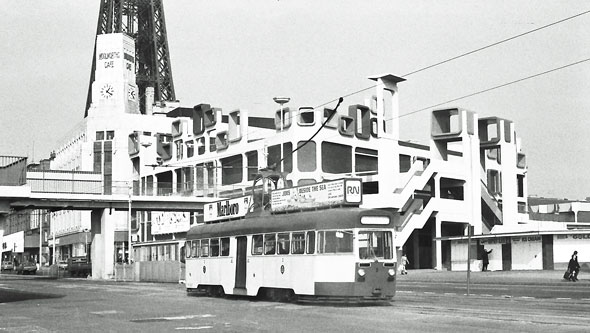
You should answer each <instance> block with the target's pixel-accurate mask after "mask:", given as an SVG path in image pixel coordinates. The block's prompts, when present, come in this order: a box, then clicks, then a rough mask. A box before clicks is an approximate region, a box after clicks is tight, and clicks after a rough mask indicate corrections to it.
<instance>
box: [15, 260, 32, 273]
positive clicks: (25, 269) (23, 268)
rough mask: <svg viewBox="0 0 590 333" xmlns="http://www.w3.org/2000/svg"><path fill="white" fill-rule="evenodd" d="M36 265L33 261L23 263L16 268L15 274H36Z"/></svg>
mask: <svg viewBox="0 0 590 333" xmlns="http://www.w3.org/2000/svg"><path fill="white" fill-rule="evenodd" d="M36 273H37V264H36V263H35V262H33V261H25V262H22V263H20V264H19V265H18V266H16V274H23V275H24V274H36Z"/></svg>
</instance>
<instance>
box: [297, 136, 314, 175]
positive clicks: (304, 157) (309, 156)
mask: <svg viewBox="0 0 590 333" xmlns="http://www.w3.org/2000/svg"><path fill="white" fill-rule="evenodd" d="M305 142H306V141H299V143H298V144H297V147H300V148H299V150H297V169H298V170H299V171H301V172H312V171H315V170H316V169H317V163H316V144H315V142H313V141H310V142H308V143H307V144H305V146H303V144H304V143H305Z"/></svg>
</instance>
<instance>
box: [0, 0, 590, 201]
mask: <svg viewBox="0 0 590 333" xmlns="http://www.w3.org/2000/svg"><path fill="white" fill-rule="evenodd" d="M164 6H165V15H166V25H167V29H168V42H169V49H170V54H171V65H172V73H173V78H174V85H175V90H176V96H177V98H178V99H179V100H180V102H181V105H182V106H186V107H192V106H193V105H195V104H198V103H210V104H212V105H214V106H216V107H221V108H223V109H224V110H225V111H230V110H233V109H236V108H241V109H247V110H249V111H250V113H251V114H254V115H257V116H268V117H272V116H273V115H274V110H275V106H276V105H275V104H274V102H273V100H272V97H274V96H278V95H281V96H289V97H291V102H290V103H289V104H290V105H291V106H318V105H321V104H324V103H326V102H328V101H331V100H334V99H336V98H338V97H340V96H343V95H347V94H349V93H352V92H355V91H358V90H361V89H363V88H366V87H369V86H371V85H372V83H373V81H369V80H367V77H368V76H371V75H373V74H380V73H393V74H396V75H399V76H403V75H405V74H407V73H410V72H413V71H414V70H417V69H420V68H423V67H426V66H429V65H432V64H434V63H438V62H440V61H443V60H446V59H449V58H452V57H454V56H457V55H459V54H462V53H465V52H469V51H472V50H475V49H478V48H480V47H483V46H486V45H489V44H492V43H495V42H497V41H500V40H503V39H506V38H509V37H512V36H515V35H518V34H521V33H524V32H526V31H530V30H533V29H536V28H538V27H541V26H543V25H546V24H549V23H552V22H555V21H559V20H561V19H564V18H567V17H570V16H574V15H576V14H579V13H582V12H585V11H587V10H589V9H590V6H588V2H585V1H565V0H564V1H517V0H511V1H453V0H451V1H403V2H402V1H392V0H387V1H343V0H330V1H327V0H323V1H308V0H297V1H295V0H280V1H271V0H258V1H243V0H242V1H223V0H217V1H196V0H174V1H170V0H168V1H166V0H165V1H164ZM98 7H99V1H98V0H96V1H89V0H85V1H79V0H61V1H32V0H4V1H3V3H2V6H1V7H0V17H1V18H2V19H1V20H0V32H1V33H0V45H2V50H1V51H0V94H1V96H2V100H3V103H2V107H1V111H0V112H1V117H0V129H1V130H0V155H18V156H29V157H33V158H34V160H35V161H38V160H39V159H41V158H47V157H48V155H49V152H50V151H51V150H54V149H55V148H57V147H56V145H57V143H58V142H59V141H60V140H61V139H62V138H63V136H64V135H66V134H67V132H68V130H69V129H71V128H72V127H73V126H74V125H75V124H76V123H78V122H79V121H81V120H82V119H83V116H84V107H85V104H86V93H87V88H88V80H89V77H90V67H91V62H92V50H93V45H94V37H95V36H94V35H95V32H96V22H97V19H98ZM588 31H590V14H585V15H582V16H579V17H577V18H574V19H571V20H568V21H566V22H563V23H560V24H557V25H554V26H552V27H549V28H547V29H543V30H540V31H537V32H535V33H532V34H529V35H526V36H523V37H520V38H517V39H515V40H512V41H509V42H506V43H503V44H500V45H498V46H495V47H493V48H489V49H486V50H484V51H481V52H477V53H475V54H472V55H469V56H466V57H463V58H460V59H458V60H455V61H452V62H450V63H447V64H444V65H440V66H437V67H435V68H432V69H429V70H425V71H422V72H420V73H416V74H413V75H409V76H407V77H406V78H407V81H406V82H403V83H401V84H400V99H401V113H402V114H405V113H410V112H413V111H416V110H420V109H422V108H426V107H429V106H432V105H435V104H439V103H442V102H445V101H448V100H452V99H455V98H457V97H461V96H465V95H468V94H471V93H474V92H478V91H481V90H485V89H488V88H491V87H495V86H498V85H502V84H505V83H508V82H511V81H515V80H518V79H521V78H525V77H528V76H531V75H534V74H537V73H541V72H544V71H548V70H551V69H554V68H557V67H561V66H565V65H568V64H571V63H575V62H578V61H581V60H585V59H587V58H590V38H588ZM588 78H590V61H587V62H583V63H581V64H578V65H574V66H570V67H567V68H564V69H562V70H559V71H555V72H552V73H549V74H546V75H543V76H539V77H536V78H533V79H530V80H526V81H523V82H520V83H517V84H513V85H509V86H506V87H504V88H500V89H496V90H493V91H490V92H487V93H483V94H479V95H476V96H473V97H470V98H466V99H462V100H459V101H455V102H453V103H450V104H448V106H459V107H463V108H466V109H469V110H472V111H475V112H477V113H478V114H479V116H480V117H488V116H498V117H501V118H506V119H510V120H513V121H514V122H515V124H516V131H517V135H518V136H519V137H520V138H521V139H522V143H523V148H524V152H525V153H526V154H527V160H528V165H529V173H528V175H529V177H528V185H529V193H530V194H536V195H541V196H546V197H547V196H556V197H560V198H569V199H583V198H585V197H587V196H590V173H589V172H588V165H589V164H590V163H589V162H590V136H589V134H588V132H589V131H588V129H589V128H590V120H589V119H590V117H588V115H587V113H588V112H590V93H589V92H590V89H589V88H590V83H589V80H588ZM371 92H372V91H371ZM365 97H366V95H364V94H363V93H360V94H355V95H353V96H351V97H348V98H346V99H345V101H344V105H345V106H346V105H348V104H354V103H358V102H362V101H363V100H364V98H365ZM429 111H430V110H428V111H422V112H417V113H414V114H412V115H410V116H406V117H403V118H402V119H401V121H400V122H401V138H402V139H406V140H413V141H417V142H421V143H424V144H428V139H429V135H430V120H429V119H430V118H429V117H430V112H429Z"/></svg>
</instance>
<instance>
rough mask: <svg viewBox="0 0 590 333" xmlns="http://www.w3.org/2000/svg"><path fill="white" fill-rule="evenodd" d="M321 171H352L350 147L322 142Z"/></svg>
mask: <svg viewBox="0 0 590 333" xmlns="http://www.w3.org/2000/svg"><path fill="white" fill-rule="evenodd" d="M322 171H323V172H327V173H351V172H352V147H350V146H347V145H341V144H337V143H332V142H322Z"/></svg>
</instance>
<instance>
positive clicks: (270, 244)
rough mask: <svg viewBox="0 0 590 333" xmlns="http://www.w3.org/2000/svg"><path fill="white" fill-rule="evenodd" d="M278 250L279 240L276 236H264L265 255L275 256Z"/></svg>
mask: <svg viewBox="0 0 590 333" xmlns="http://www.w3.org/2000/svg"><path fill="white" fill-rule="evenodd" d="M276 248H277V238H276V235H275V234H266V235H264V254H275V253H276Z"/></svg>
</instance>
